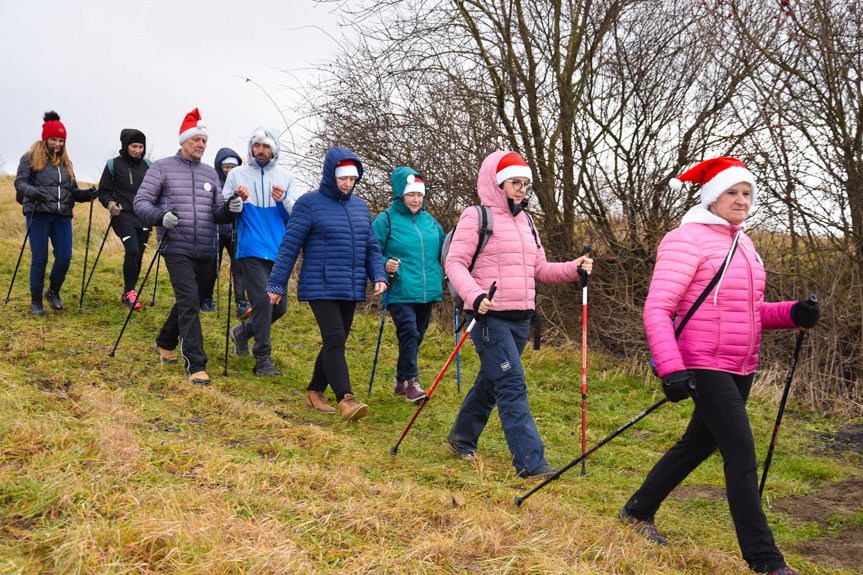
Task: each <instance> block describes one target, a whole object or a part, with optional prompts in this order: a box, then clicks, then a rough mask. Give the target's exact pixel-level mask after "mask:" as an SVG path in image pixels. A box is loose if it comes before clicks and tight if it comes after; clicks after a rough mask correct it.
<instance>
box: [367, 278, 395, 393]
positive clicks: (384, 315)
mask: <svg viewBox="0 0 863 575" xmlns="http://www.w3.org/2000/svg"><path fill="white" fill-rule="evenodd" d="M398 277H399V273H398V272H396V273H394V274H392V278H393V279H392V281H391V282H390V287H389V289H388V290H387V293H385V294H384V298H383V307H384V311H383V313H382V314H381V328H380V329H379V330H378V347H377V349H375V361H374V363H373V364H372V378H371V379H370V380H369V393H368V394H369V395H371V394H372V384H374V382H375V368H376V367H377V366H378V352H379V351H380V350H381V336H383V334H384V322H385V321H386V320H387V303H388V302H389V299H390V290H392V289H393V287H395V285H396V279H398Z"/></svg>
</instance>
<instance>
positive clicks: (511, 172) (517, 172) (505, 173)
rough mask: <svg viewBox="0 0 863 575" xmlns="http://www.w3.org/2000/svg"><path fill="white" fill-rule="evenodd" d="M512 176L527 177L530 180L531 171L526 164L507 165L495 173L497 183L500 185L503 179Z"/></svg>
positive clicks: (531, 179) (531, 176)
mask: <svg viewBox="0 0 863 575" xmlns="http://www.w3.org/2000/svg"><path fill="white" fill-rule="evenodd" d="M512 178H527V179H528V180H529V181H531V182H532V181H533V172H531V171H530V167H528V166H507V167H506V168H504V169H502V170H501V171H499V172H498V173H497V185H498V186H500V185H502V184H503V182H504V181H505V180H511V179H512Z"/></svg>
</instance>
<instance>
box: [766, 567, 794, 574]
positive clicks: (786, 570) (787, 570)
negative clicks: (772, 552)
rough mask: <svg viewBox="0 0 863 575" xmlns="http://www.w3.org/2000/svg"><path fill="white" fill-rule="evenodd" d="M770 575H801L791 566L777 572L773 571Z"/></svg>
mask: <svg viewBox="0 0 863 575" xmlns="http://www.w3.org/2000/svg"><path fill="white" fill-rule="evenodd" d="M770 575H800V573H798V572H797V571H795V570H794V569H792V568H791V567H789V566H787V565H786V566H785V567H783V568H782V569H777V570H776V571H771V572H770Z"/></svg>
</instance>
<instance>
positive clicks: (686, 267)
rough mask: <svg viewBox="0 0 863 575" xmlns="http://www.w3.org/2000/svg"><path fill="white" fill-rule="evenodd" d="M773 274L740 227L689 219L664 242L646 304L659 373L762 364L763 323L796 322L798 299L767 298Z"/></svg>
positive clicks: (749, 368) (740, 369)
mask: <svg viewBox="0 0 863 575" xmlns="http://www.w3.org/2000/svg"><path fill="white" fill-rule="evenodd" d="M738 231H740V240H739V245H738V246H737V251H736V252H735V254H734V257H733V258H732V259H731V262H730V263H729V264H728V268H727V269H726V270H725V273H724V274H723V277H722V279H721V280H720V282H719V284H718V285H717V286H716V287H715V288H714V289H713V290H712V291H711V292H710V294H709V295H708V296H707V298H706V299H705V300H704V302H703V303H702V304H701V306H700V307H699V308H698V309H697V310H696V311H695V313H694V314H693V315H692V317H691V318H690V319H689V322H688V323H687V324H686V326H685V327H684V328H683V332H682V333H681V334H680V339H679V340H677V341H675V339H674V326H673V325H672V323H671V318H672V316H673V315H674V314H675V313H677V321H678V322H679V321H681V320H682V319H683V318H684V317H685V316H686V313H687V312H688V311H689V308H690V307H691V306H692V304H693V303H695V300H696V299H698V296H699V295H701V292H702V291H704V289H705V288H706V287H707V284H709V283H710V280H712V279H713V276H714V275H716V272H717V270H718V269H719V268H720V267H721V266H722V262H723V261H724V260H725V258H726V256H727V255H728V252H729V250H730V249H731V244H732V242H733V241H734V235H735V234H736V233H737V232H738ZM765 278H766V274H765V272H764V266H763V265H762V263H761V261H760V258H759V257H758V255H757V254H756V252H755V246H754V245H753V244H752V240H751V239H750V238H749V236H747V235H746V234H745V233H743V231H742V228H741V227H740V226H730V225H718V224H701V223H690V224H685V225H683V226H681V227H679V228H677V229H676V230H673V231H671V232H669V233H667V234H666V235H665V237H664V238H663V239H662V242H661V243H660V244H659V251H658V253H657V256H656V268H655V269H654V271H653V279H652V280H651V282H650V292H649V293H648V295H647V301H646V302H645V304H644V327H645V328H646V330H647V341H648V343H649V344H650V351H651V353H652V354H653V359H654V361H655V362H656V370H657V371H658V372H659V376H660V377H664V376H665V375H667V374H669V373H673V372H675V371H681V370H684V369H712V370H718V371H726V372H729V373H734V374H738V375H746V374H749V373H752V372H753V371H755V369H756V368H757V367H758V350H759V348H760V347H761V330H762V329H783V328H793V327H795V326H794V323H793V322H792V321H791V306H792V305H794V302H792V301H788V302H779V303H765V302H764V283H765Z"/></svg>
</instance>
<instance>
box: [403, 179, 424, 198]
mask: <svg viewBox="0 0 863 575" xmlns="http://www.w3.org/2000/svg"><path fill="white" fill-rule="evenodd" d="M411 192H419V193H421V194H422V195H423V196H425V195H426V185H425V184H424V183H423V182H422V180H420V181H416V180H415V179H414V180H413V181H411V177H410V176H408V183H407V184H406V185H405V189H404V191H403V192H402V195H405V194H409V193H411Z"/></svg>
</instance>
